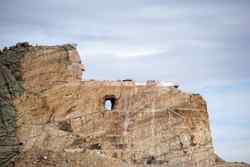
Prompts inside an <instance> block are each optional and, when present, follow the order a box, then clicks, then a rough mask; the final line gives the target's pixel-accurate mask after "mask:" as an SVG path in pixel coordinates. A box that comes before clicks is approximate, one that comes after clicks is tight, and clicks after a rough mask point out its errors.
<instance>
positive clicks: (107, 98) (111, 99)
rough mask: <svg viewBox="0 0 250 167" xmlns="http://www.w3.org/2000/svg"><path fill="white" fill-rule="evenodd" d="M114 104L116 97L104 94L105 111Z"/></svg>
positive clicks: (112, 107)
mask: <svg viewBox="0 0 250 167" xmlns="http://www.w3.org/2000/svg"><path fill="white" fill-rule="evenodd" d="M115 105H116V98H115V96H113V95H109V96H105V97H104V109H105V110H106V111H111V110H113V109H114V107H115Z"/></svg>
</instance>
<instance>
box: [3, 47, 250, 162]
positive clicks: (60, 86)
mask: <svg viewBox="0 0 250 167" xmlns="http://www.w3.org/2000/svg"><path fill="white" fill-rule="evenodd" d="M0 69H1V71H0V87H1V89H0V105H1V108H0V141H1V145H0V166H16V167H36V166H41V167H44V166H45V167H52V166H58V167H62V166H63V167H64V166H65V167H80V166H84V167H93V166H96V167H106V166H107V167H147V166H156V167H212V166H217V167H225V166H228V167H229V166H230V167H231V166H238V167H240V166H242V167H245V166H249V165H247V164H244V163H225V162H224V161H223V160H221V159H220V158H219V157H218V156H217V155H215V153H214V149H213V144H212V138H211V132H210V128H209V119H208V112H207V106H206V102H205V101H204V99H203V98H202V97H201V96H200V95H198V94H189V93H185V92H182V91H181V90H179V89H178V86H177V85H174V84H160V83H158V82H155V81H148V82H147V83H146V84H136V83H135V82H134V81H132V80H124V81H95V80H89V81H88V80H81V77H82V72H83V71H84V70H85V69H84V66H83V65H82V64H81V61H80V56H79V54H78V52H77V51H76V48H75V47H74V46H73V45H63V46H30V45H29V44H28V43H19V44H17V45H16V46H14V47H11V48H5V49H4V50H3V51H2V52H0ZM83 76H84V75H83ZM107 101H108V102H107ZM106 104H108V105H109V106H105V105H106Z"/></svg>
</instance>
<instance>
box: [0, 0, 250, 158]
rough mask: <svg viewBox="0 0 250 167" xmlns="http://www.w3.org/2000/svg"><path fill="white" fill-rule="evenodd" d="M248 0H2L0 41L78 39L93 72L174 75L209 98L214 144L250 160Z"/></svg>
mask: <svg viewBox="0 0 250 167" xmlns="http://www.w3.org/2000/svg"><path fill="white" fill-rule="evenodd" d="M249 8H250V1H249V0H207V1H205V0H204V1H200V0H199V1H198V0H177V1H168V0H136V1H135V0H126V1H121V0H105V1H98V0H74V1H68V0H43V1H33V0H22V1H21V0H2V1H1V6H0V36H1V37H0V48H2V47H4V46H10V45H14V44H15V43H16V42H20V41H29V42H31V43H33V44H63V43H77V44H78V50H79V52H80V54H81V57H82V60H83V63H85V64H86V67H87V72H86V75H85V78H87V79H92V78H95V79H112V80H117V79H124V78H133V79H135V80H137V81H139V82H142V81H145V80H147V79H157V80H163V81H175V82H178V83H179V84H180V85H181V88H182V89H183V90H186V91H192V92H199V93H201V94H202V95H203V96H204V98H205V99H206V100H207V103H208V109H209V114H210V121H211V129H212V134H213V139H214V144H215V150H216V152H218V153H219V155H221V156H222V158H224V159H226V160H230V161H246V162H250V112H249V107H250V103H249V99H250V67H249V63H250V56H249V53H250V42H249V41H250V29H249V27H250V21H249V20H250V10H249Z"/></svg>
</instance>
